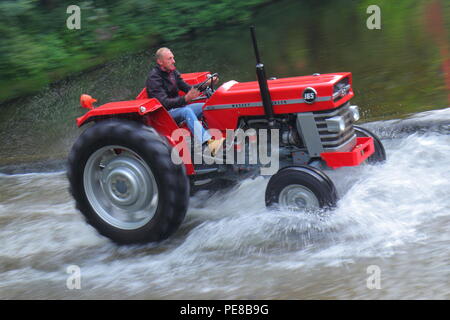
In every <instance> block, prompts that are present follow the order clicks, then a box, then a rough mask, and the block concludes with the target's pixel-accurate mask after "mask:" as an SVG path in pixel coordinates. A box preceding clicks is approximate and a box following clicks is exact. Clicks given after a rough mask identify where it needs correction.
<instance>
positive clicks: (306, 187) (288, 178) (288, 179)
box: [266, 166, 338, 211]
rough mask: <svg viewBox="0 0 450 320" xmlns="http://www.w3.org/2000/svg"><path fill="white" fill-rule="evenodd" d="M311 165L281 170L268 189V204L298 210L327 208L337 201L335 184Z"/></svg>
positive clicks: (270, 181)
mask: <svg viewBox="0 0 450 320" xmlns="http://www.w3.org/2000/svg"><path fill="white" fill-rule="evenodd" d="M317 171H319V170H318V169H316V168H313V167H310V166H293V167H286V168H283V169H281V170H279V171H278V172H277V173H276V174H275V175H273V176H272V177H271V178H270V180H269V183H268V184H267V188H266V206H267V207H279V208H282V209H290V210H295V211H304V210H317V209H326V208H332V207H335V206H336V203H337V201H338V197H337V192H336V189H335V187H334V184H333V183H332V182H331V180H330V179H329V178H328V177H327V176H326V175H325V173H323V172H321V171H320V172H317Z"/></svg>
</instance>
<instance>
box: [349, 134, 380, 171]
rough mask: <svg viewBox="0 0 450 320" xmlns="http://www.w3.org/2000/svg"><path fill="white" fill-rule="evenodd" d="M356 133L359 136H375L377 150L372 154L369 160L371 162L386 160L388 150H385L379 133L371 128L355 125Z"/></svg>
mask: <svg viewBox="0 0 450 320" xmlns="http://www.w3.org/2000/svg"><path fill="white" fill-rule="evenodd" d="M353 128H354V129H355V133H356V136H357V137H372V138H373V144H374V147H375V152H374V153H373V155H371V156H370V157H369V158H368V159H367V162H368V163H370V164H375V163H379V162H384V161H386V151H385V150H384V146H383V144H382V143H381V140H380V138H378V137H377V135H376V134H375V133H373V132H371V131H370V130H367V129H366V128H363V127H359V126H354V127H353Z"/></svg>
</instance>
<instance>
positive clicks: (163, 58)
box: [155, 47, 176, 72]
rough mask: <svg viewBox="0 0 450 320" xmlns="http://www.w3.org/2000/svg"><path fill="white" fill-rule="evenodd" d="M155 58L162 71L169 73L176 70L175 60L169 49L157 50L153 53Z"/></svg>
mask: <svg viewBox="0 0 450 320" xmlns="http://www.w3.org/2000/svg"><path fill="white" fill-rule="evenodd" d="M155 58H156V63H157V64H158V65H159V66H160V67H161V69H162V70H164V71H168V72H170V71H174V70H175V69H176V67H175V58H174V56H173V53H172V51H170V49H169V48H165V47H163V48H159V49H158V50H157V51H156V53H155Z"/></svg>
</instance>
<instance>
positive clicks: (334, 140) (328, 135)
mask: <svg viewBox="0 0 450 320" xmlns="http://www.w3.org/2000/svg"><path fill="white" fill-rule="evenodd" d="M349 106H350V103H349V102H347V103H346V104H344V105H343V106H340V107H339V108H336V109H333V110H326V111H315V112H313V114H314V119H315V121H316V126H317V129H318V131H319V136H320V140H321V142H322V146H323V149H324V151H325V152H335V151H340V152H346V151H350V150H351V149H353V147H354V146H355V145H356V134H355V131H354V130H353V124H352V118H351V114H350V110H349ZM336 116H341V117H342V118H343V119H344V121H345V130H344V131H343V132H341V133H336V132H329V131H328V128H327V124H326V122H325V120H326V119H329V118H332V117H336Z"/></svg>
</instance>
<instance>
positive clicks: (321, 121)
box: [67, 29, 386, 244]
mask: <svg viewBox="0 0 450 320" xmlns="http://www.w3.org/2000/svg"><path fill="white" fill-rule="evenodd" d="M251 31H252V32H251V35H252V40H253V46H254V50H255V55H256V60H257V64H256V74H257V79H258V81H252V82H237V81H234V80H232V81H228V82H225V83H224V84H222V85H221V86H220V87H218V88H217V89H215V88H213V87H212V85H211V86H210V87H205V88H204V91H203V94H202V96H200V97H199V99H198V101H202V102H204V103H205V105H204V107H203V119H202V122H203V125H204V126H205V127H206V128H209V129H215V131H216V132H219V133H221V134H222V135H223V136H225V137H227V145H226V147H225V146H224V152H223V153H221V154H220V155H216V156H214V157H213V160H214V159H215V160H220V161H213V162H211V161H210V162H208V163H205V162H201V163H197V162H196V161H193V157H194V155H195V151H194V150H193V149H192V148H191V147H188V146H187V145H188V143H189V141H192V139H191V136H192V133H191V132H189V130H188V129H187V128H186V126H185V124H183V123H176V122H175V121H174V120H173V118H172V117H171V116H170V114H169V113H168V112H167V110H166V109H165V108H164V107H163V106H162V105H161V103H160V102H159V101H158V100H157V99H155V98H149V97H148V96H147V92H146V90H145V89H144V90H142V91H141V93H140V94H139V95H138V96H137V97H136V99H135V100H131V101H119V102H110V103H106V104H104V105H101V106H98V107H94V105H93V103H94V102H96V100H95V99H93V98H91V97H90V96H88V95H82V96H81V105H82V106H83V107H85V108H87V109H89V111H88V112H87V113H86V114H84V115H83V116H81V117H79V118H78V119H77V125H78V126H79V127H81V126H89V127H88V128H87V129H86V130H84V131H83V132H82V134H81V135H80V136H79V138H78V139H77V141H76V142H75V144H74V145H73V147H72V150H71V152H70V155H69V165H68V172H67V175H68V179H69V182H70V191H71V193H72V195H73V197H74V199H75V202H76V206H77V208H78V210H80V211H81V213H82V214H83V215H84V217H85V218H86V221H87V222H88V223H89V224H91V225H92V226H93V227H95V228H96V229H97V230H98V232H99V233H101V234H102V235H104V236H106V237H108V238H110V239H112V240H113V241H115V242H116V243H119V244H131V243H146V242H157V241H161V240H163V239H166V238H168V237H169V236H170V235H172V234H173V233H174V232H175V231H176V230H177V229H178V228H179V226H180V225H181V224H182V222H183V220H184V218H185V215H186V212H187V209H188V204H189V198H190V195H191V194H192V193H193V192H194V191H197V190H200V189H209V190H212V189H214V188H217V187H221V186H224V185H231V184H233V183H234V182H235V181H237V180H239V179H243V178H247V177H254V176H256V175H258V174H259V173H261V172H262V169H263V168H264V165H262V164H261V161H256V162H255V161H251V159H250V157H249V156H248V155H249V153H250V152H249V149H250V147H251V146H256V147H257V148H265V149H266V150H267V151H268V153H270V154H271V155H272V156H273V155H275V154H276V155H277V158H276V161H277V164H278V168H279V170H277V172H276V173H274V174H273V175H271V177H270V180H269V181H268V184H267V187H266V193H265V202H266V206H267V207H269V208H274V207H275V208H285V209H289V210H297V211H300V212H302V211H303V212H304V211H305V210H308V211H309V210H313V211H314V210H322V209H325V210H326V209H329V208H333V207H334V206H336V203H337V201H338V193H337V191H336V188H335V186H334V184H333V182H332V180H331V179H330V178H329V177H328V176H327V175H326V174H325V172H324V170H331V169H338V168H341V167H345V166H358V165H360V164H362V163H375V162H382V161H384V160H385V159H386V155H385V151H384V148H383V145H382V143H381V142H380V140H379V139H378V138H377V137H376V136H375V135H374V134H373V133H372V132H370V131H368V130H367V129H364V128H362V127H359V126H356V125H354V123H355V122H356V121H358V120H359V110H358V107H357V106H355V105H352V104H351V103H350V100H351V99H352V98H353V96H354V92H353V89H352V75H351V73H349V72H343V73H331V74H313V75H309V76H299V77H290V78H282V79H275V78H271V79H267V78H266V73H265V70H264V65H263V64H262V63H261V60H260V57H259V52H258V48H257V44H256V40H255V35H254V30H253V29H251ZM211 76H212V75H211V74H210V73H209V72H198V73H189V74H183V75H182V77H183V79H184V80H185V81H186V82H187V83H189V84H191V85H199V87H202V86H203V87H204V85H205V84H206V82H207V80H208V79H209V78H210V77H211ZM212 83H213V82H212V81H211V84H212ZM183 128H184V130H181V131H180V129H183ZM237 130H241V131H242V132H252V133H253V134H254V135H247V136H245V137H244V139H238V138H237V136H236V135H234V134H233V133H234V132H236V131H237ZM263 131H269V132H276V133H277V134H276V135H270V134H269V138H268V139H266V140H264V141H263V142H264V143H265V144H264V145H261V140H260V141H259V144H258V143H256V144H255V143H253V142H252V137H256V138H257V137H258V134H259V133H261V132H263ZM174 132H177V133H178V132H182V134H174ZM230 135H232V137H231V138H230ZM273 137H275V139H276V141H274V140H271V139H273ZM274 145H275V146H276V147H277V148H276V150H275V149H274V147H273V146H274ZM225 151H226V152H225ZM230 151H232V152H230ZM240 154H243V155H244V156H243V157H241V158H239V155H240ZM230 155H231V156H230ZM231 157H232V158H231ZM238 158H239V159H240V160H241V161H236V160H237V159H238Z"/></svg>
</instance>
